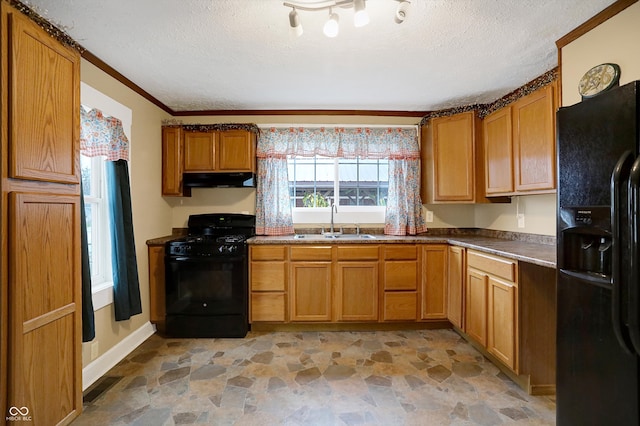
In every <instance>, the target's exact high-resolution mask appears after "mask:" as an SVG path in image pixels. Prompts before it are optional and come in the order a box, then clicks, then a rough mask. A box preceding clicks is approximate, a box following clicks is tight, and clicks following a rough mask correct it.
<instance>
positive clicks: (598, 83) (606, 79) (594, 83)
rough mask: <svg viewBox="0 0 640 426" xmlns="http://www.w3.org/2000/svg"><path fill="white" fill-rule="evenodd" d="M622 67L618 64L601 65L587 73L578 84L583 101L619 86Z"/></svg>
mask: <svg viewBox="0 0 640 426" xmlns="http://www.w3.org/2000/svg"><path fill="white" fill-rule="evenodd" d="M619 80H620V67H619V66H618V65H617V64H609V63H606V64H600V65H596V66H595V67H593V68H591V69H590V70H589V71H587V72H586V73H585V74H584V75H583V76H582V78H581V79H580V83H578V92H579V93H580V95H581V96H582V98H583V99H586V98H592V97H594V96H596V95H598V94H599V93H602V92H605V91H607V90H609V89H611V88H612V87H614V86H617V85H618V81H619Z"/></svg>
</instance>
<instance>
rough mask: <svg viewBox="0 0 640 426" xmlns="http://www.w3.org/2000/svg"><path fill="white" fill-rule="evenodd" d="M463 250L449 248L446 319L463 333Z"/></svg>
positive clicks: (460, 248)
mask: <svg viewBox="0 0 640 426" xmlns="http://www.w3.org/2000/svg"><path fill="white" fill-rule="evenodd" d="M464 251H465V250H464V248H462V247H449V259H448V262H447V263H448V267H447V269H448V274H447V283H448V285H447V291H448V297H447V318H448V319H449V321H451V324H453V325H455V326H456V327H458V328H460V329H461V330H463V331H464V329H465V328H464V267H465V266H464Z"/></svg>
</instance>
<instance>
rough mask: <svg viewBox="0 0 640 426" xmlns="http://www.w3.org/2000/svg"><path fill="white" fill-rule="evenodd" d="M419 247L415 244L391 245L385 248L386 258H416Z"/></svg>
mask: <svg viewBox="0 0 640 426" xmlns="http://www.w3.org/2000/svg"><path fill="white" fill-rule="evenodd" d="M417 258H418V247H417V246H415V245H410V246H409V245H389V246H387V247H385V248H384V260H398V259H399V260H416V259H417Z"/></svg>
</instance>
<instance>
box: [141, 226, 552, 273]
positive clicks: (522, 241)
mask: <svg viewBox="0 0 640 426" xmlns="http://www.w3.org/2000/svg"><path fill="white" fill-rule="evenodd" d="M185 233H186V230H185V229H174V230H173V233H172V234H171V235H166V236H163V237H158V238H153V239H150V240H147V245H148V246H158V245H164V244H165V243H167V242H168V241H171V240H174V239H176V238H179V237H181V236H183V235H185ZM305 233H306V232H305ZM247 242H248V243H249V244H307V245H309V244H315V245H317V244H415V243H419V244H450V245H454V246H461V247H466V248H468V249H473V250H479V251H482V252H485V253H489V254H495V255H497V256H503V257H506V258H508V259H514V260H517V261H520V262H528V263H532V264H535V265H538V266H544V267H547V268H555V267H556V246H555V238H554V237H548V236H537V235H529V234H515V233H509V232H501V231H490V230H450V231H449V232H446V231H445V232H442V233H437V234H428V233H427V234H421V235H417V236H392V235H381V234H376V235H375V238H372V239H344V240H342V239H339V240H332V239H327V240H319V239H309V240H305V239H296V238H294V236H293V235H285V236H256V237H252V238H250V239H249V240H248V241H247Z"/></svg>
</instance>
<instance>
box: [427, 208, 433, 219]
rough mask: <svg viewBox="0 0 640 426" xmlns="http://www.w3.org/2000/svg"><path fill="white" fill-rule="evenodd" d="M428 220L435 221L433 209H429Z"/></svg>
mask: <svg viewBox="0 0 640 426" xmlns="http://www.w3.org/2000/svg"><path fill="white" fill-rule="evenodd" d="M427 222H433V212H432V211H431V210H427Z"/></svg>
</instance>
